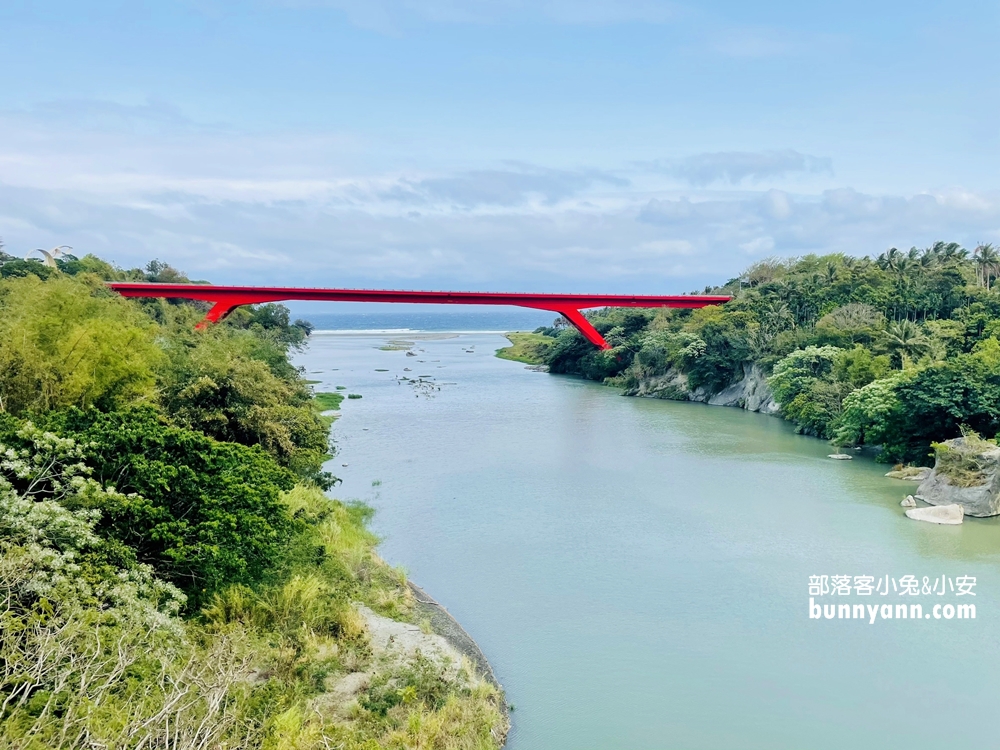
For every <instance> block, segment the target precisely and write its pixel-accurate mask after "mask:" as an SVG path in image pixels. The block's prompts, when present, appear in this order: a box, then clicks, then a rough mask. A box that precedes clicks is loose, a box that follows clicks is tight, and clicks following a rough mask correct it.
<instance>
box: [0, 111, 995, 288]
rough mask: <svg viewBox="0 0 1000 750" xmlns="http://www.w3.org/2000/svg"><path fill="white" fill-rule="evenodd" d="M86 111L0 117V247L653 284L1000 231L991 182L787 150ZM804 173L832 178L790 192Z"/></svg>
mask: <svg viewBox="0 0 1000 750" xmlns="http://www.w3.org/2000/svg"><path fill="white" fill-rule="evenodd" d="M84 111H85V112H86V113H87V115H86V117H87V118H88V119H87V121H88V122H90V123H91V125H85V124H81V123H80V122H73V121H71V118H70V122H69V124H68V125H67V124H66V122H67V120H66V119H60V118H56V119H55V122H56V123H57V124H52V122H53V119H51V118H48V117H40V116H39V115H38V114H37V113H34V114H32V113H13V114H11V113H7V114H6V115H0V237H2V238H3V239H4V241H5V243H6V245H7V249H8V250H9V251H11V252H14V253H18V254H23V253H26V252H27V251H29V250H31V249H33V248H36V247H48V246H56V245H63V244H67V245H71V246H73V247H74V249H75V251H76V252H77V253H79V254H83V253H87V252H94V253H97V254H99V255H102V256H104V257H108V258H111V259H113V260H115V261H116V262H118V263H120V264H122V265H134V264H141V263H145V262H146V261H147V260H149V259H151V258H154V257H155V258H161V259H163V260H166V261H169V262H171V263H173V264H174V265H176V266H178V267H181V268H184V269H185V270H187V271H189V272H190V273H192V274H193V275H194V276H200V277H207V278H211V279H213V280H215V281H218V282H230V283H264V282H268V283H286V284H303V285H304V284H319V285H331V286H333V285H345V286H347V285H357V286H365V285H389V286H399V287H410V288H421V287H424V288H434V287H437V288H446V287H458V288H478V289H512V290H516V289H523V290H531V289H534V290H546V289H548V290H566V291H571V290H579V291H587V290H589V291H609V292H612V291H618V292H627V291H634V292H639V291H646V292H650V293H653V292H660V291H664V292H666V291H689V290H691V289H693V288H697V287H700V286H703V285H704V284H705V283H708V282H722V281H725V280H726V279H728V278H730V277H732V276H735V275H736V274H738V273H739V272H740V270H742V269H743V268H744V267H745V266H746V265H748V264H749V263H750V262H752V261H753V260H754V259H756V258H759V257H763V256H766V255H772V254H780V255H800V254H803V253H808V252H817V253H822V252H834V251H836V252H847V253H852V254H859V255H860V254H867V253H879V252H881V251H882V250H884V249H885V248H887V247H889V246H892V245H895V246H900V247H909V246H910V245H925V244H930V243H931V242H933V241H935V240H938V239H947V240H952V239H954V240H956V241H959V242H963V243H966V244H974V243H975V242H978V241H997V240H1000V193H983V192H972V191H966V190H962V189H959V188H953V189H948V190H942V191H935V192H926V193H918V194H911V195H870V194H866V193H864V192H863V191H859V190H856V189H852V188H850V187H844V186H838V185H836V184H834V183H833V182H832V176H831V173H832V169H831V164H830V161H829V160H828V159H822V158H819V157H813V156H808V155H806V154H801V153H799V152H797V151H794V150H779V151H766V152H757V153H751V152H721V153H710V154H694V155H691V156H688V157H685V158H681V159H671V160H652V161H649V162H646V163H644V164H643V165H639V166H637V165H635V164H631V165H622V167H621V168H620V169H613V170H608V169H597V168H592V167H586V166H583V167H578V168H556V167H551V166H543V165H530V164H523V163H500V164H474V165H469V166H468V167H467V168H455V169H451V170H441V169H417V168H407V169H405V170H404V169H396V170H393V169H386V168H378V169H376V168H374V167H371V166H369V165H368V163H366V157H365V154H364V149H363V148H361V147H359V145H358V143H357V142H356V141H354V140H352V139H351V138H350V137H349V136H342V135H337V134H310V133H277V134H247V133H239V132H235V131H227V130H225V129H222V128H214V127H213V128H208V127H199V126H194V125H192V124H190V123H187V122H185V121H183V119H182V118H181V119H178V117H179V115H177V114H176V113H174V112H172V111H171V110H169V108H166V109H164V108H162V107H157V106H153V107H151V108H150V110H149V111H141V110H131V109H127V108H126V109H125V110H122V111H119V110H115V109H114V108H112V109H102V108H100V107H91V108H84ZM129 121H132V123H131V124H130V125H128V126H127V127H125V126H119V125H118V124H115V123H119V124H120V123H121V122H129ZM796 175H812V176H813V177H814V178H817V177H818V179H820V180H821V181H822V180H825V181H826V182H828V183H830V184H829V186H827V187H823V188H820V189H817V190H813V191H812V192H809V191H804V190H796V189H795V187H794V184H792V183H794V180H792V182H788V180H789V179H791V178H794V177H795V176H796ZM783 180H784V181H785V182H786V183H788V184H783V183H782V181H783Z"/></svg>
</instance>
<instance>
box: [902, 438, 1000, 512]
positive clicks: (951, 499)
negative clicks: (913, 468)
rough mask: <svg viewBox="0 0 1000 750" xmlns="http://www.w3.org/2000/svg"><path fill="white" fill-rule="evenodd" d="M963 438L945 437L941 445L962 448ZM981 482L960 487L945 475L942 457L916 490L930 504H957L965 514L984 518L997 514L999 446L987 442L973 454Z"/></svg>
mask: <svg viewBox="0 0 1000 750" xmlns="http://www.w3.org/2000/svg"><path fill="white" fill-rule="evenodd" d="M965 441H966V439H965V438H955V439H954V440H946V441H945V442H944V445H945V446H947V447H948V448H950V449H952V450H963V449H964V448H965V447H966V443H965ZM976 459H977V462H978V466H979V468H980V472H979V475H980V478H981V481H979V482H977V483H976V484H974V485H973V486H971V487H965V486H960V484H959V483H958V482H955V481H953V480H952V478H951V477H949V476H948V470H947V467H942V466H941V460H940V459H937V460H935V462H934V469H933V470H932V471H931V473H930V474H929V475H928V476H927V478H926V479H924V480H923V481H922V482H921V483H920V486H919V487H917V492H916V493H915V494H916V495H917V497H918V498H919V499H920V500H923V501H924V502H926V503H928V504H929V505H960V506H962V510H963V512H964V513H965V515H967V516H974V517H976V518H987V517H989V516H996V515H1000V447H997V446H995V445H989V447H987V448H985V449H984V450H982V451H981V452H979V453H977V454H976Z"/></svg>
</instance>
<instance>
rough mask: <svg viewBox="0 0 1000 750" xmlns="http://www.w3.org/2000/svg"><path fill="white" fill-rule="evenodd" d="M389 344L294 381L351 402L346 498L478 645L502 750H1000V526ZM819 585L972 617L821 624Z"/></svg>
mask: <svg viewBox="0 0 1000 750" xmlns="http://www.w3.org/2000/svg"><path fill="white" fill-rule="evenodd" d="M386 340H387V339H386V337H385V336H382V337H377V336H367V337H366V336H357V335H355V336H315V337H313V339H312V341H311V343H310V346H309V349H308V350H307V351H306V352H304V353H303V354H302V355H300V357H299V360H300V361H299V364H302V365H304V366H305V367H306V369H307V370H309V371H310V372H311V373H312V372H314V371H320V373H319V374H311V375H310V377H311V378H314V379H322V383H321V384H320V385H318V386H317V388H319V389H329V390H332V389H333V387H334V386H336V385H342V386H346V387H347V389H348V391H349V392H352V393H360V394H362V396H363V398H362V399H359V400H353V401H349V402H347V401H345V403H344V406H343V407H342V408H343V416H342V418H341V419H340V420H339V421H338V422H337V423H336V424H335V426H334V437H335V439H336V440H337V442H338V445H339V449H340V453H339V454H338V456H337V458H336V460H335V461H334V462H332V463H331V467H330V468H331V470H333V471H334V473H336V474H338V475H339V476H341V477H343V480H344V482H343V485H342V486H341V487H339V488H338V489H337V494H338V495H339V496H341V497H345V498H360V499H364V500H366V501H368V502H370V503H371V504H373V505H374V506H375V507H376V508H377V510H378V514H377V516H376V521H375V525H376V530H377V531H378V532H379V533H380V534H382V535H383V536H384V537H385V543H384V545H383V548H382V550H383V554H384V555H385V557H386V558H387V559H389V560H390V561H391V562H393V563H397V564H401V565H403V566H404V567H406V568H407V570H408V571H409V572H410V575H411V577H412V578H413V579H414V580H415V581H416V582H417V583H419V584H420V585H421V586H423V587H424V588H426V589H427V590H428V591H429V592H431V593H432V594H433V595H434V596H435V597H436V598H438V599H439V601H441V602H442V603H443V604H445V605H446V606H447V607H448V608H449V610H450V611H451V612H452V613H453V614H454V615H455V616H456V617H457V618H458V619H459V620H460V621H461V622H462V623H463V624H464V625H465V626H466V628H467V629H468V630H469V631H470V633H472V635H473V636H474V637H475V638H476V639H477V640H478V641H479V643H480V645H481V646H482V648H483V650H484V651H485V653H486V654H487V655H488V656H489V658H490V660H491V661H492V662H493V664H494V667H495V669H496V672H497V674H498V675H499V677H500V679H501V681H502V682H503V683H504V685H505V687H506V689H507V694H508V698H509V700H510V702H511V703H513V704H515V706H516V707H517V710H516V712H515V713H514V715H513V718H514V731H513V732H512V734H511V738H510V742H509V745H508V747H510V748H512V750H543V749H544V750H560V749H562V748H565V749H566V750H580V749H582V748H599V749H601V750H616V749H619V748H620V749H621V750H640V749H643V748H706V749H711V750H720V749H725V748H761V749H767V750H776V749H779V748H788V749H792V748H796V749H798V748H844V747H859V748H869V747H870V748H886V747H902V746H907V747H915V748H938V747H943V746H946V745H947V746H951V747H969V748H973V747H990V746H994V745H995V739H994V738H995V735H996V730H995V726H994V722H993V720H992V711H991V710H988V706H989V705H991V699H992V696H993V695H996V694H1000V653H998V648H1000V647H998V643H997V638H996V633H997V627H996V622H997V620H996V618H997V614H998V609H997V606H996V598H997V596H998V594H1000V586H998V583H1000V577H998V575H997V562H998V556H1000V527H998V523H1000V522H998V521H996V520H992V519H991V520H985V521H983V520H967V521H966V523H965V524H963V525H962V526H959V527H941V526H934V525H931V524H924V523H918V522H914V521H910V520H908V519H906V518H905V517H904V516H903V514H902V509H901V508H900V507H899V501H900V500H901V499H902V498H903V496H904V495H905V494H907V493H908V492H912V491H913V489H914V487H915V485H914V484H913V483H908V482H902V481H897V480H890V479H886V478H885V477H883V476H882V475H883V474H884V472H885V471H886V470H887V467H885V466H882V465H877V464H875V463H873V462H871V461H869V460H865V459H858V460H854V461H849V462H848V461H831V460H829V459H827V458H826V455H827V454H828V453H830V452H831V449H830V447H829V446H828V445H826V444H825V443H824V442H822V441H819V440H814V439H811V438H804V437H801V436H797V435H795V434H793V433H792V431H791V429H790V428H789V427H788V425H786V424H784V423H783V422H781V421H780V420H777V419H774V418H771V417H766V416H761V415H757V414H747V413H745V412H742V411H740V410H738V409H726V408H718V407H707V406H703V405H700V404H684V403H674V402H667V401H652V400H645V399H629V398H621V397H619V396H618V395H617V393H616V392H615V391H614V390H612V389H608V388H603V387H601V386H598V385H596V384H593V383H585V382H581V381H577V380H573V379H569V378H561V377H553V376H549V375H544V374H541V373H535V372H530V371H527V370H525V369H524V367H523V366H522V365H520V364H518V363H514V362H506V361H503V360H498V359H496V358H494V357H493V356H492V354H493V351H494V350H495V349H496V348H498V347H500V346H503V345H504V344H505V341H504V339H503V338H502V337H500V336H496V335H468V336H460V337H458V338H451V339H432V340H420V341H417V342H416V345H415V348H414V352H415V353H416V354H417V356H416V357H411V356H406V353H405V352H403V351H383V350H380V348H379V347H381V346H384V345H385V343H386ZM407 367H409V368H410V371H409V372H407V371H405V370H404V368H407ZM335 368H336V369H335ZM418 368H419V369H418ZM430 368H434V369H430ZM377 370H385V371H384V372H379V371H377ZM417 375H424V376H427V375H430V376H431V377H432V378H433V379H434V380H435V382H436V383H437V384H440V385H441V388H440V390H437V388H436V387H435V388H427V387H426V386H421V387H415V386H414V385H412V384H411V382H410V381H403V380H401V379H400V378H401V377H404V376H405V377H409V378H415V377H417ZM424 380H425V381H426V380H428V378H426V377H425V378H424ZM445 383H447V385H445ZM342 464H347V465H348V466H347V467H346V468H345V467H343V466H342ZM376 480H381V484H379V485H377V486H373V482H375V481H376ZM817 574H849V575H872V576H876V577H877V576H884V575H887V574H888V575H889V576H891V577H899V576H902V575H905V574H913V575H916V576H918V577H921V578H922V577H923V576H925V575H926V576H930V577H932V578H933V577H934V576H940V575H942V574H944V575H948V576H959V575H973V576H976V577H977V578H978V586H977V591H978V596H977V597H976V600H975V601H976V604H977V608H978V612H977V614H978V618H977V619H976V620H975V621H961V622H959V621H956V620H953V621H949V622H945V621H943V620H940V621H936V620H928V621H919V622H915V621H907V622H904V621H898V622H896V621H893V622H877V623H876V624H874V625H869V624H868V623H867V622H861V621H836V620H835V621H825V620H823V621H816V620H809V619H808V613H807V609H808V607H807V605H808V591H807V582H808V577H809V576H810V575H817ZM876 598H877V597H876ZM889 599H891V600H892V601H893V602H896V601H897V600H896V599H894V598H892V597H888V598H885V599H880V600H879V602H875V603H881V601H887V600H889ZM846 601H863V599H862V598H861V597H854V598H852V599H847V600H846ZM864 601H866V602H867V601H870V600H867V599H864ZM949 601H954V600H953V599H951V600H949ZM926 602H927V603H928V604H931V603H933V602H931V598H930V597H928V598H927V599H926ZM977 706H980V707H982V709H983V710H979V709H976V708H975V707H977Z"/></svg>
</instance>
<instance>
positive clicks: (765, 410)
mask: <svg viewBox="0 0 1000 750" xmlns="http://www.w3.org/2000/svg"><path fill="white" fill-rule="evenodd" d="M625 395H626V396H639V397H641V398H667V399H673V400H675V401H699V402H702V403H706V404H712V405H713V406H738V407H740V408H741V409H746V410H747V411H758V412H760V413H762V414H777V413H778V410H779V409H780V406H779V404H778V403H777V402H776V401H775V400H774V395H773V394H772V393H771V388H770V387H769V386H768V384H767V376H766V375H765V374H764V371H763V370H762V369H761V368H760V366H758V365H756V364H751V363H749V362H747V363H744V365H743V379H742V380H740V381H739V382H736V383H733V384H732V385H730V386H728V387H727V388H724V389H722V390H721V391H719V392H718V393H714V394H713V393H709V392H707V391H706V390H705V389H704V388H696V389H693V390H692V389H691V388H690V387H688V382H687V376H685V375H684V374H683V373H681V372H678V371H677V370H673V369H671V370H669V371H668V372H667V373H666V374H664V375H659V376H656V377H652V378H647V379H645V380H643V381H642V382H640V383H639V385H637V386H636V387H634V388H629V389H627V390H626V391H625Z"/></svg>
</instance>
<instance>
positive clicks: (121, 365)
mask: <svg viewBox="0 0 1000 750" xmlns="http://www.w3.org/2000/svg"><path fill="white" fill-rule="evenodd" d="M155 335H156V329H155V326H154V325H153V324H152V323H151V322H150V321H149V320H148V319H146V318H145V317H144V316H143V315H142V314H141V313H140V312H139V311H138V310H137V309H136V308H135V307H134V306H131V305H130V304H129V303H128V301H127V300H124V299H122V298H121V297H119V296H118V295H116V294H114V293H112V292H109V291H108V290H107V289H105V288H104V286H103V284H101V283H100V282H99V281H98V280H97V279H95V278H93V277H84V278H79V279H76V278H72V277H68V276H61V275H59V276H53V277H52V278H50V279H49V280H47V281H42V279H40V278H39V277H37V276H33V275H32V276H25V277H21V278H8V279H4V280H2V281H0V411H4V410H5V411H9V412H11V413H14V414H19V413H22V412H24V411H27V410H36V411H47V410H50V409H60V408H64V407H67V406H79V407H81V408H88V407H90V406H100V407H102V408H106V409H113V408H117V407H118V406H122V405H126V404H131V403H139V402H144V401H145V402H149V401H151V400H152V399H153V398H154V397H155V391H154V388H155V375H154V368H155V367H156V365H157V362H158V361H159V359H160V357H161V354H160V351H159V349H158V348H157V346H156V344H155V341H154V339H155Z"/></svg>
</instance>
